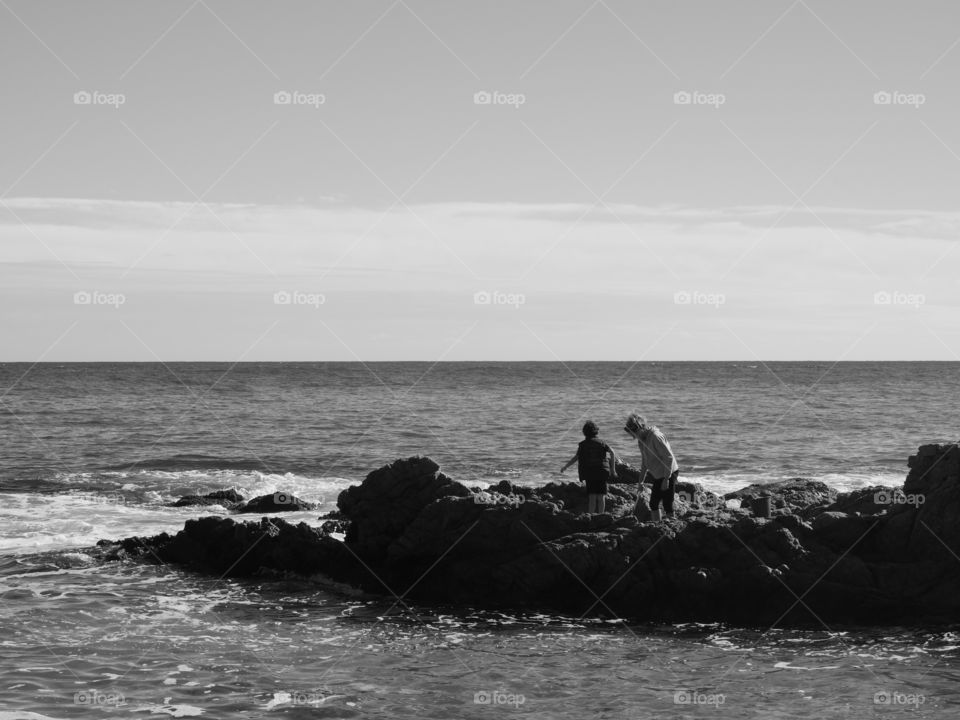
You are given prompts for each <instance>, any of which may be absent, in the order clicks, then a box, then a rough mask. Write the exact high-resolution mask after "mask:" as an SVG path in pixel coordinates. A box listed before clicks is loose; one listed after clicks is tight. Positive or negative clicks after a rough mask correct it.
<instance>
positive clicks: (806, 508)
mask: <svg viewBox="0 0 960 720" xmlns="http://www.w3.org/2000/svg"><path fill="white" fill-rule="evenodd" d="M910 463H911V471H910V475H909V476H908V478H907V481H906V484H905V485H904V488H903V489H902V490H900V491H897V492H892V493H890V494H888V495H872V494H871V493H868V492H866V490H870V491H871V492H879V491H876V490H874V489H872V488H870V489H865V491H857V492H856V493H848V494H845V495H840V496H838V495H837V493H836V492H835V491H834V490H832V489H831V488H829V487H827V486H826V485H824V484H823V483H818V482H814V481H809V480H799V479H797V480H790V481H786V482H783V483H775V484H771V485H766V486H751V487H750V488H745V489H744V490H741V491H739V492H737V493H730V494H729V495H727V496H726V497H727V498H736V499H741V500H748V501H749V500H751V499H753V498H755V497H759V496H760V495H770V496H771V497H772V498H773V504H774V508H775V514H774V516H773V517H771V518H759V517H754V516H753V515H752V514H751V513H750V512H749V511H747V510H740V509H732V508H728V507H727V505H726V503H725V502H723V501H722V500H721V499H720V498H718V497H717V496H713V498H708V499H709V502H704V501H703V497H706V495H705V494H704V495H702V496H701V495H700V493H701V491H702V488H697V487H695V486H694V487H689V488H688V487H685V488H684V494H685V495H687V496H689V497H685V498H684V499H681V500H679V501H678V503H677V507H676V510H677V516H676V517H674V518H669V519H667V520H665V521H663V522H661V523H649V522H642V521H641V519H638V517H636V516H635V515H634V507H635V505H636V504H637V503H636V493H637V491H638V489H639V490H640V492H641V502H640V503H639V512H640V514H641V515H642V514H643V511H644V505H645V500H644V498H645V497H646V493H647V492H648V491H647V490H646V488H644V487H643V486H640V487H639V488H638V487H636V486H634V487H629V486H627V485H620V484H612V485H611V486H610V493H609V495H608V498H607V506H608V510H609V512H607V513H604V514H599V515H590V514H587V513H585V512H583V510H584V506H585V492H584V491H583V489H582V487H580V486H579V485H578V484H576V483H551V484H549V485H547V486H544V487H542V488H526V487H521V486H517V485H513V484H511V483H509V482H506V481H504V482H501V483H497V484H496V485H491V486H489V487H488V488H487V489H476V490H471V489H470V488H468V487H466V486H464V485H462V484H460V483H458V482H456V481H454V480H452V479H451V478H449V477H447V476H446V475H445V474H443V473H442V472H441V470H440V468H439V466H438V465H437V464H436V463H435V462H433V461H432V460H430V459H429V458H424V457H414V458H408V459H405V460H397V461H396V462H394V463H391V464H390V465H387V466H384V467H383V468H380V469H379V470H376V471H374V472H372V473H370V474H369V475H368V476H367V478H366V479H365V480H364V482H363V483H362V484H360V485H358V486H353V487H351V488H349V489H347V490H345V491H344V492H343V493H341V495H340V497H339V500H338V506H339V510H340V513H341V515H340V516H339V517H338V518H337V519H338V521H349V524H348V525H346V540H345V541H344V542H340V541H339V540H337V539H335V538H333V537H331V535H330V533H331V532H336V531H337V530H339V529H342V528H343V527H344V525H341V524H339V522H330V523H328V524H326V525H325V527H324V528H322V529H316V528H312V527H310V526H308V525H306V524H304V523H301V524H299V525H291V524H290V523H287V522H285V521H283V520H282V519H276V518H270V519H268V518H262V519H261V520H260V521H259V522H258V523H252V522H247V523H242V522H236V521H234V520H232V519H229V518H223V517H207V518H202V519H200V520H191V521H189V522H187V524H186V526H185V527H184V529H183V530H182V531H181V532H179V533H177V535H176V536H173V537H170V536H168V535H160V536H157V537H155V538H130V539H128V540H124V541H122V542H121V543H118V544H114V545H111V546H109V547H108V548H107V557H114V558H118V559H122V558H133V559H141V560H145V561H153V562H173V563H182V564H186V565H190V566H192V567H195V568H197V569H200V570H203V571H206V572H212V573H216V574H217V575H231V576H242V575H251V574H255V573H258V572H262V571H264V570H266V571H270V572H295V573H300V574H304V575H315V574H318V573H320V574H323V575H325V576H327V577H329V578H331V579H333V580H336V581H339V582H344V583H348V584H350V585H352V586H355V587H359V588H361V589H364V590H367V591H372V592H383V593H389V594H391V595H394V594H395V595H397V596H400V597H407V598H409V599H411V600H415V601H418V602H424V603H459V604H464V605H470V606H474V607H477V606H485V607H510V608H536V609H543V610H554V611H561V612H570V613H576V614H578V615H584V614H593V615H607V616H613V615H616V616H620V617H630V618H637V619H645V620H655V621H666V622H669V621H701V622H715V621H725V622H733V623H738V624H746V625H758V626H764V627H768V626H770V625H771V624H779V625H785V624H794V625H814V626H818V627H822V623H824V622H833V623H835V622H855V623H902V622H905V621H909V622H917V621H919V620H943V621H956V620H957V619H958V618H960V572H958V569H960V566H958V560H957V557H956V556H955V555H954V553H955V552H960V522H957V521H958V514H960V449H958V447H957V446H956V445H944V446H925V447H923V448H921V449H920V452H919V453H918V455H917V456H915V457H913V458H911V461H910ZM688 500H689V501H688ZM748 504H749V503H748Z"/></svg>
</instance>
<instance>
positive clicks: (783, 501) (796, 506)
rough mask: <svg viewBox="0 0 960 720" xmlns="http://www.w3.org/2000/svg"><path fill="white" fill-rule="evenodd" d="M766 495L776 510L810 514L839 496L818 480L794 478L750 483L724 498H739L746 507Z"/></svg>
mask: <svg viewBox="0 0 960 720" xmlns="http://www.w3.org/2000/svg"><path fill="white" fill-rule="evenodd" d="M764 496H770V498H771V503H772V506H773V509H774V510H782V509H786V510H789V511H790V512H792V513H796V514H799V515H804V516H810V515H813V514H816V511H817V510H819V509H820V508H822V507H826V506H827V505H830V504H831V503H833V502H834V501H835V500H836V498H837V491H836V490H834V489H833V488H831V487H830V486H828V485H827V484H826V483H822V482H820V481H818V480H804V479H803V478H794V479H793V480H782V481H780V482H774V483H759V484H756V485H750V486H748V487H745V488H743V489H742V490H737V491H736V492H732V493H727V494H726V495H724V499H726V500H730V499H737V500H740V501H741V502H743V503H744V506H745V507H749V506H750V503H751V502H752V501H753V500H755V499H757V498H760V497H764Z"/></svg>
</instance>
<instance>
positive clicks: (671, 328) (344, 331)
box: [0, 0, 960, 363]
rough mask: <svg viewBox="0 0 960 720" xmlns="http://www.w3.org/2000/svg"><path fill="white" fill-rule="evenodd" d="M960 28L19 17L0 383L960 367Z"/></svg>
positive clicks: (812, 12) (82, 10) (932, 12)
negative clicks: (427, 366)
mask: <svg viewBox="0 0 960 720" xmlns="http://www.w3.org/2000/svg"><path fill="white" fill-rule="evenodd" d="M958 76H960V6H957V4H956V3H952V2H946V1H944V2H931V1H926V2H924V1H921V2H916V3H909V4H908V3H903V2H876V1H871V2H857V1H848V2H843V3H828V2H822V1H819V0H796V1H792V0H763V1H760V0H754V1H751V2H741V1H731V2H714V3H706V2H702V1H698V2H686V1H682V0H681V1H677V0H671V1H669V2H624V1H623V0H620V1H617V0H598V1H593V0H578V1H576V2H573V1H566V0H550V1H549V2H547V1H534V0H520V1H511V2H483V3H480V2H474V3H468V2H459V1H451V0H444V1H440V0H396V1H393V0H376V1H374V0H359V1H357V2H296V1H294V0H286V1H285V2H283V3H266V2H247V1H245V0H230V2H226V1H224V0H197V1H193V0H183V1H180V0H176V1H169V2H162V3H161V2H138V3H131V2H120V1H116V0H114V1H111V2H84V3H75V2H56V1H52V0H43V1H41V2H36V1H35V0H0V92H2V93H3V97H4V106H3V107H4V111H3V113H2V114H0V158H2V162H0V338H2V340H0V361H3V362H11V361H22V362H31V363H32V362H37V361H57V362H63V361H81V360H104V361H125V360H145V361H155V360H163V361H180V360H218V361H230V362H234V361H253V360H363V361H378V360H423V361H431V362H433V361H444V360H564V361H568V360H631V361H636V360H650V361H656V360H751V361H753V360H764V361H767V360H829V361H842V360H960V324H958V323H957V322H956V319H957V317H958V313H957V311H958V308H960V289H958V288H960V285H958V283H956V282H955V281H954V276H955V275H956V270H957V263H958V262H960V253H958V252H957V250H956V244H957V234H958V229H960V207H958V200H960V195H958V192H957V190H958V187H960V122H958V119H960V118H958V115H960V98H958V95H957V93H956V87H957V85H958V83H957V79H958Z"/></svg>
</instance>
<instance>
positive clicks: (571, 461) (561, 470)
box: [560, 455, 577, 473]
mask: <svg viewBox="0 0 960 720" xmlns="http://www.w3.org/2000/svg"><path fill="white" fill-rule="evenodd" d="M576 461H577V455H574V456H573V457H572V458H570V461H569V462H568V463H567V464H566V465H564V466H563V467H562V468H560V472H561V473H562V472H564V471H565V470H566V469H567V468H568V467H570V466H571V465H573V464H574V463H575V462H576Z"/></svg>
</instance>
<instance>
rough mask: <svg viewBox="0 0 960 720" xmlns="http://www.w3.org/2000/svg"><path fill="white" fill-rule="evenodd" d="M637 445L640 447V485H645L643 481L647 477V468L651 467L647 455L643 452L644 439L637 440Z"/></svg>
mask: <svg viewBox="0 0 960 720" xmlns="http://www.w3.org/2000/svg"><path fill="white" fill-rule="evenodd" d="M637 447H639V448H640V483H639V484H640V485H643V481H644V480H646V478H647V470H649V469H650V468H648V467H647V455H646V453H644V452H643V440H639V439H638V440H637Z"/></svg>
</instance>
